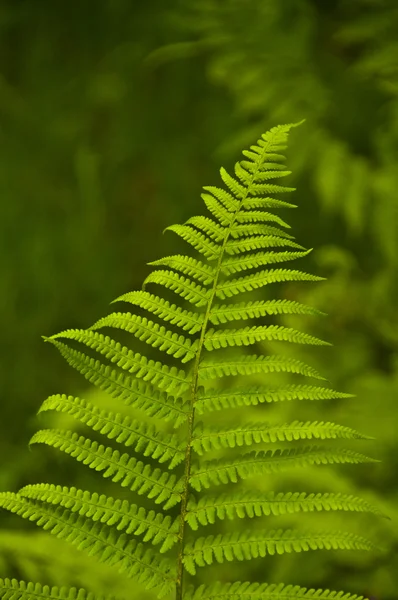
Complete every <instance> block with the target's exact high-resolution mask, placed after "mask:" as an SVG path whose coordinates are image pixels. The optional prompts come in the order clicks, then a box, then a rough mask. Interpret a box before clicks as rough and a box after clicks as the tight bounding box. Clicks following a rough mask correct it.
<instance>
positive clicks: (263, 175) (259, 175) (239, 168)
mask: <svg viewBox="0 0 398 600" xmlns="http://www.w3.org/2000/svg"><path fill="white" fill-rule="evenodd" d="M244 162H245V165H244V166H247V165H249V164H250V165H252V164H253V163H248V162H246V161H244ZM234 171H235V175H236V176H237V177H238V178H239V179H240V180H241V182H242V183H243V184H244V185H247V186H249V185H250V184H251V183H252V181H253V178H255V180H256V181H262V180H268V179H278V178H280V177H287V176H288V175H291V174H292V172H291V171H282V170H280V169H279V170H276V171H270V170H267V171H261V170H260V169H258V170H254V169H253V171H252V172H250V171H246V170H245V169H244V168H243V161H241V162H240V163H239V162H237V163H235V167H234Z"/></svg>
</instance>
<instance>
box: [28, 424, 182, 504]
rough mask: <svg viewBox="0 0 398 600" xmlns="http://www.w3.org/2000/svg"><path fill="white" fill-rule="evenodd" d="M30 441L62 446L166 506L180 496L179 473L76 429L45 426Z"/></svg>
mask: <svg viewBox="0 0 398 600" xmlns="http://www.w3.org/2000/svg"><path fill="white" fill-rule="evenodd" d="M29 444H47V445H48V446H53V447H54V448H59V449H60V450H61V451H62V452H65V453H66V454H70V455H71V456H73V458H75V459H76V460H77V461H79V462H83V463H84V464H85V465H87V466H88V467H90V469H95V470H96V471H102V476H103V477H110V478H111V480H112V481H117V482H119V483H120V485H121V486H122V487H128V488H129V489H130V490H132V491H135V492H137V494H140V495H142V494H146V495H147V497H148V498H154V501H155V503H156V504H159V503H161V502H166V504H165V508H170V507H171V506H174V505H175V504H177V503H178V502H180V500H181V492H182V481H181V479H180V480H178V481H177V477H176V475H173V474H170V473H167V472H165V471H161V470H160V469H159V468H156V469H153V468H152V467H151V466H150V465H148V464H144V463H143V462H141V461H139V460H137V459H136V458H134V457H133V456H130V455H129V454H127V453H123V454H121V453H120V452H119V451H118V450H114V449H113V448H110V447H106V446H103V445H102V444H98V442H96V441H92V440H90V439H87V438H85V437H84V436H82V435H81V436H79V434H78V433H76V432H72V431H62V430H59V429H42V430H40V431H37V432H36V433H35V434H34V435H33V437H32V438H31V440H30V442H29Z"/></svg>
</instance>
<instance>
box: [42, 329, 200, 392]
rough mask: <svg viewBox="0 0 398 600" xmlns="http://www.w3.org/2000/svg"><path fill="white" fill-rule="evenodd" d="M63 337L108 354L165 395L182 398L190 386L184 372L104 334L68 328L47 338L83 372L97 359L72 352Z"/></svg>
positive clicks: (108, 356)
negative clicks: (61, 338)
mask: <svg viewBox="0 0 398 600" xmlns="http://www.w3.org/2000/svg"><path fill="white" fill-rule="evenodd" d="M61 336H62V337H65V338H68V339H72V340H73V339H74V340H76V341H79V342H81V343H83V344H86V346H88V347H89V348H93V349H95V350H97V351H98V352H101V353H102V354H105V356H106V358H108V359H109V360H111V361H112V362H114V363H116V364H117V365H118V366H119V367H121V368H122V369H125V370H128V371H129V372H130V373H134V375H135V377H138V378H141V379H143V380H144V381H149V382H150V383H152V384H153V385H156V386H158V387H159V388H160V389H163V390H165V391H166V392H170V393H171V392H174V393H175V394H176V395H179V394H181V393H182V392H183V391H184V390H186V389H187V388H188V387H189V382H187V377H186V374H185V372H184V371H182V370H180V369H176V368H175V367H168V366H167V365H164V364H162V363H161V362H158V361H154V360H148V359H147V358H146V357H145V356H142V355H141V354H138V353H134V352H132V351H131V350H129V349H127V348H126V347H124V346H121V345H120V344H119V343H118V342H115V341H114V340H112V339H111V338H109V337H108V336H104V335H102V334H101V333H97V332H95V331H85V330H84V329H81V330H80V329H75V330H73V329H69V330H68V331H63V332H62V333H59V334H57V335H56V336H52V337H51V338H45V340H46V341H48V342H51V343H52V344H54V345H55V346H56V347H57V348H58V349H59V351H60V352H61V354H62V356H64V358H65V359H66V360H67V361H68V362H69V364H71V365H72V366H74V367H75V368H76V369H78V370H80V371H81V372H83V373H84V371H85V367H86V364H87V363H88V365H90V366H92V367H94V366H95V361H94V359H90V358H89V357H87V356H86V355H85V354H83V353H82V352H78V351H76V350H73V349H70V348H69V347H68V346H67V345H66V344H64V343H62V342H59V341H58V340H57V338H58V337H61ZM86 359H88V360H86ZM81 361H82V362H81Z"/></svg>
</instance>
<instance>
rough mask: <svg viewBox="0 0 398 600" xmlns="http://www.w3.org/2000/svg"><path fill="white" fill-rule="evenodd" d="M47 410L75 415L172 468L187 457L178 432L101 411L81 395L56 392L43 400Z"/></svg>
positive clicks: (100, 430) (44, 409) (112, 437)
mask: <svg viewBox="0 0 398 600" xmlns="http://www.w3.org/2000/svg"><path fill="white" fill-rule="evenodd" d="M46 410H57V411H59V412H63V413H67V414H69V415H72V416H73V417H74V418H75V419H78V420H79V421H81V422H82V423H85V424H86V425H88V426H89V427H91V428H92V429H93V430H94V431H99V432H100V433H102V434H104V435H106V436H107V437H108V438H109V439H111V440H113V439H114V440H115V441H116V442H118V443H119V444H124V445H125V446H127V447H129V446H133V447H134V450H135V451H136V452H140V453H142V454H143V455H144V456H150V457H151V458H154V459H155V460H158V461H159V462H160V463H164V462H167V461H170V464H169V469H173V468H174V467H176V466H177V465H178V464H180V463H181V462H182V461H183V460H184V458H185V454H184V452H183V449H184V448H185V444H183V443H182V442H181V440H180V438H179V437H177V436H176V435H169V434H166V433H163V432H162V431H159V430H158V429H157V428H156V427H155V425H152V424H148V423H145V422H140V421H137V420H135V419H132V418H131V417H129V416H127V415H122V414H120V413H114V412H110V411H105V410H100V409H99V408H98V407H97V406H94V404H91V403H90V402H87V400H84V399H82V398H74V397H73V396H66V395H65V394H62V395H61V394H55V395H53V396H49V397H48V398H47V400H45V401H44V402H43V404H42V405H41V407H40V409H39V413H40V412H43V411H46Z"/></svg>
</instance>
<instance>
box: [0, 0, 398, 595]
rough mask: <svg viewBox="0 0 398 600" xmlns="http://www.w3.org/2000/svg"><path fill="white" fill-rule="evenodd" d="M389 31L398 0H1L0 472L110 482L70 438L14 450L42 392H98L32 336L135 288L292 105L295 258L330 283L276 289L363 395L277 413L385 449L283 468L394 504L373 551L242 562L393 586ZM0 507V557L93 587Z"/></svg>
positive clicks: (396, 154) (357, 585)
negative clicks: (354, 462)
mask: <svg viewBox="0 0 398 600" xmlns="http://www.w3.org/2000/svg"><path fill="white" fill-rule="evenodd" d="M397 31H398V7H397V5H396V2H395V0H345V1H344V0H340V1H339V2H330V1H329V0H318V1H317V0H285V1H284V2H280V1H279V0H249V1H247V0H227V1H221V0H218V1H217V0H190V1H189V2H188V0H179V1H177V0H174V2H168V3H165V2H161V1H160V0H152V2H150V3H149V2H148V3H136V2H130V1H129V0H101V1H99V2H94V0H86V1H84V2H79V1H78V0H73V1H72V0H71V1H70V2H61V1H55V2H49V1H48V0H19V1H18V2H16V1H15V0H2V1H1V2H0V198H1V200H0V209H1V214H0V217H1V218H0V244H1V252H0V268H1V282H2V284H1V285H2V293H1V295H0V315H1V316H0V318H1V332H2V336H1V341H2V345H1V359H0V382H1V383H0V385H1V388H0V392H1V420H0V423H1V424H0V428H1V430H0V455H1V457H2V460H1V469H0V486H1V490H2V491H3V490H13V491H15V490H16V489H18V488H19V487H22V486H23V485H25V484H28V483H34V482H37V481H48V482H53V483H60V484H61V483H63V484H64V485H76V486H78V487H84V488H87V489H88V488H89V489H92V490H96V489H98V490H100V489H102V490H103V491H104V493H108V492H107V489H104V488H105V487H106V486H108V489H109V490H112V489H113V488H112V484H107V483H106V482H104V481H103V480H101V479H100V478H99V477H96V476H95V474H92V473H91V472H90V473H87V470H86V469H85V468H84V466H82V465H79V464H75V463H73V461H71V460H70V459H68V458H63V457H60V456H59V455H56V454H55V453H54V452H51V451H49V452H46V451H45V449H42V448H38V449H36V448H34V449H33V450H32V452H31V453H30V452H29V451H28V450H27V442H28V440H29V438H30V436H31V435H32V434H33V432H34V431H35V430H36V429H37V428H38V420H37V418H36V416H35V413H36V411H37V409H38V407H39V405H40V403H41V402H42V400H43V399H44V398H45V397H46V396H47V395H49V394H52V393H59V392H60V393H67V394H69V393H71V394H73V395H79V394H85V396H86V397H87V395H89V394H90V393H91V392H90V391H87V393H85V392H86V388H85V387H84V381H82V378H80V377H79V376H78V374H76V373H74V372H72V371H71V370H70V369H69V368H68V367H67V366H66V365H65V363H64V362H63V361H62V360H61V359H60V357H59V356H58V354H57V353H56V352H54V350H53V349H52V348H51V347H50V346H49V345H46V344H44V343H43V342H42V340H41V338H40V336H41V335H42V334H43V335H50V334H52V333H54V332H57V331H61V330H62V329H65V328H72V327H87V326H88V325H90V324H92V323H93V322H94V321H95V320H96V319H97V318H99V317H101V316H102V315H104V314H105V313H106V311H107V308H108V303H109V302H110V301H111V300H112V299H113V298H115V297H116V296H118V295H120V294H121V293H123V292H125V291H128V290H130V289H137V288H139V287H140V286H141V283H142V280H143V278H144V277H145V276H146V274H147V273H148V268H147V267H146V262H148V261H150V260H155V259H156V258H159V257H161V256H165V255H167V254H170V253H173V252H176V251H177V250H178V249H179V248H180V246H179V242H178V240H176V239H175V238H173V237H172V236H171V235H170V234H166V235H165V236H164V237H163V236H162V235H161V232H162V230H163V229H164V228H165V227H166V226H167V225H170V224H171V223H176V222H182V221H183V220H185V219H186V218H188V217H189V216H191V215H193V214H197V213H201V212H202V201H201V199H200V188H201V186H202V185H217V184H218V181H219V180H218V177H217V170H218V168H219V166H220V165H221V164H224V166H225V167H227V168H229V167H230V166H231V165H232V164H233V162H234V161H235V160H237V159H238V158H239V156H238V153H239V152H240V150H241V149H242V148H243V147H245V146H247V145H250V144H251V143H253V141H254V140H255V139H257V137H258V136H259V135H260V134H261V133H262V132H263V131H265V130H267V129H269V128H270V127H272V126H273V125H276V124H278V123H285V122H293V121H297V120H299V119H301V118H306V119H307V121H306V123H305V125H303V126H302V127H301V128H300V130H299V131H297V132H295V134H294V135H292V136H291V143H290V147H289V153H288V165H289V168H291V170H292V171H293V176H292V180H293V181H291V183H290V182H289V184H291V185H294V186H296V187H297V192H295V198H294V202H295V203H296V204H298V205H299V209H297V210H296V211H294V214H293V211H289V215H288V216H287V218H289V223H290V224H291V225H292V227H293V232H294V234H295V235H296V236H297V238H298V241H299V243H302V244H304V245H305V246H307V247H314V248H315V250H314V252H313V253H312V254H311V255H310V256H309V257H308V258H306V259H305V267H304V262H303V268H305V270H307V271H310V272H314V273H317V274H319V275H323V276H327V277H328V281H327V282H325V283H321V284H313V285H310V284H288V285H281V286H278V287H275V288H273V290H272V292H273V293H274V291H275V290H277V291H278V293H279V294H281V295H283V296H284V297H287V298H290V299H295V300H298V301H302V302H305V303H310V304H313V305H314V306H316V307H317V308H319V309H321V310H324V311H325V312H327V313H329V316H328V318H326V319H323V320H321V321H317V322H316V323H314V322H313V321H311V323H310V324H306V325H308V326H309V327H310V328H312V331H313V332H314V333H315V334H317V335H318V336H319V337H323V338H325V339H328V340H330V341H332V342H333V344H334V347H333V348H331V349H325V350H323V351H322V352H320V353H316V354H315V353H313V351H310V353H309V355H308V359H307V360H308V361H309V362H310V363H311V364H313V365H314V366H315V367H317V368H319V369H320V370H321V371H322V372H324V373H325V374H326V376H327V377H328V378H329V379H330V380H331V381H332V382H333V386H334V387H335V388H336V389H341V390H344V391H347V392H353V393H356V394H357V398H356V399H354V400H350V401H348V402H347V401H341V402H340V401H339V402H335V403H334V404H333V406H332V405H330V406H328V407H325V406H319V405H318V406H311V407H307V406H304V405H303V404H302V403H300V405H298V406H297V405H296V406H292V405H291V406H284V407H283V408H282V409H281V407H280V406H278V407H277V409H278V411H279V412H278V419H279V420H282V421H283V420H284V418H285V417H286V419H288V418H297V415H298V414H300V419H301V420H303V419H304V418H306V415H312V418H317V419H319V420H336V421H337V422H341V423H344V424H347V425H349V426H353V427H355V428H357V429H359V430H361V431H364V432H365V433H369V434H371V435H374V436H375V437H376V438H377V441H376V442H375V443H372V444H371V445H370V446H366V451H367V452H369V453H371V454H372V455H373V456H376V457H377V458H380V459H381V460H382V461H383V462H382V463H381V464H377V465H376V466H374V467H373V466H372V467H371V468H370V467H366V468H363V469H355V470H352V471H351V470H349V469H340V470H339V471H338V472H337V474H336V472H334V473H331V472H330V471H328V470H323V471H322V470H319V469H318V470H317V471H316V472H315V471H314V472H313V473H312V474H311V473H310V472H306V473H305V476H304V475H302V474H300V472H299V471H297V472H296V473H294V474H293V475H292V476H291V477H294V478H295V481H296V482H299V484H300V485H301V486H302V488H303V489H308V488H309V487H311V485H312V486H314V491H318V490H320V488H321V487H322V489H323V487H325V489H329V488H332V489H335V490H336V491H342V492H347V491H351V490H352V491H353V492H355V491H358V490H361V495H365V494H366V495H367V497H369V499H370V500H373V501H376V502H377V503H378V504H379V505H380V507H381V508H382V509H384V510H385V511H387V512H388V513H389V515H390V516H391V517H392V519H393V520H392V522H390V523H389V524H388V525H387V526H384V528H383V529H382V531H377V532H375V534H377V535H379V536H380V539H381V542H382V544H383V545H384V547H385V551H384V553H381V554H379V555H377V556H362V557H361V558H359V559H358V557H357V556H355V558H351V557H349V556H348V557H347V554H346V553H343V554H342V555H337V554H336V556H334V555H332V553H326V557H323V556H322V553H318V554H317V553H314V554H311V555H310V556H309V555H306V556H305V557H301V556H299V557H297V556H296V557H295V556H291V557H287V558H286V557H284V558H283V559H282V558H280V559H277V565H276V566H275V563H273V567H272V573H271V570H268V571H267V566H265V567H264V569H262V570H261V573H255V572H254V571H251V572H249V571H248V570H246V571H245V572H244V571H243V567H242V571H241V573H239V576H241V577H244V578H246V579H256V578H259V579H260V580H261V579H264V577H265V574H266V576H267V579H268V580H269V581H271V578H272V580H275V581H282V580H286V581H295V582H296V583H297V584H302V585H313V586H318V585H319V586H322V587H327V586H329V587H331V588H333V589H340V588H342V589H346V590H347V591H352V592H354V591H355V592H357V593H363V594H365V593H367V594H369V595H371V594H373V596H374V597H376V598H378V599H379V598H380V599H381V598H383V599H385V600H392V599H393V598H394V597H395V590H396V589H398V533H397V526H396V523H397V521H396V518H397V516H398V510H397V508H396V507H397V499H398V487H397V481H396V477H395V475H396V472H397V467H398V462H397V456H398V452H397V449H398V442H397V435H396V429H397V408H396V398H397V392H398V316H397V315H398V313H397V310H396V306H397V300H398V277H397V275H398V195H397V189H398V185H397V184H398V170H397V168H396V165H397V158H398V42H397V36H396V32H397ZM289 184H287V185H289ZM300 266H301V265H300ZM303 325H304V323H303V320H302V319H301V320H300V324H299V326H300V327H303ZM292 326H294V325H292ZM296 326H297V324H296ZM79 390H80V391H79ZM99 400H100V401H101V402H104V403H105V404H106V403H107V402H108V400H107V399H106V398H100V399H99ZM262 408H263V409H264V406H263V407H262ZM281 411H282V412H281ZM291 411H293V412H291ZM299 411H301V412H300V413H299ZM281 417H282V419H281ZM308 418H310V417H308ZM75 426H76V425H75ZM364 451H365V447H364ZM308 473H309V474H308ZM314 477H315V478H317V482H316V484H317V485H316V486H315V484H314ZM260 485H262V484H260ZM280 485H281V486H282V485H283V482H282V481H281V482H280ZM264 486H267V487H270V486H269V482H268V481H267V482H264ZM296 487H297V485H296ZM109 493H110V494H111V493H112V491H109ZM0 519H1V520H0V524H1V526H2V533H1V535H0V569H1V574H0V575H1V576H17V577H21V578H31V579H32V580H39V581H40V580H42V581H43V582H45V583H48V584H50V585H55V584H60V585H61V584H65V585H84V586H85V587H86V588H87V589H91V590H93V591H100V590H98V585H99V582H100V581H103V579H99V570H98V569H96V567H95V565H92V566H91V567H90V569H89V568H88V567H87V566H85V563H84V564H83V562H81V561H79V560H76V558H74V555H73V554H72V553H71V552H72V551H69V549H65V545H62V549H63V552H64V554H62V557H63V558H62V560H61V562H60V563H59V565H58V566H55V561H54V560H53V556H54V554H56V552H55V551H54V547H55V546H53V544H55V541H53V540H52V539H51V540H50V541H49V540H48V537H49V536H45V535H44V534H40V540H43V539H44V537H46V538H47V539H46V541H45V542H40V543H39V542H36V538H35V537H34V536H37V535H38V534H37V532H36V529H35V528H34V526H33V525H32V527H31V528H30V527H27V526H26V524H23V523H21V522H20V521H19V520H18V519H17V518H16V517H13V516H9V515H5V514H2V515H1V517H0ZM363 526H364V527H370V525H369V524H368V523H367V522H365V521H363ZM22 528H23V531H24V532H25V533H23V532H22ZM37 539H39V538H37ZM11 547H12V548H14V551H11V550H10V548H11ZM60 548H61V546H60ZM79 558H80V557H79ZM69 561H70V562H69ZM74 561H75V562H74ZM71 565H72V566H71ZM240 568H241V567H240V565H238V569H237V570H239V569H240ZM40 569H42V570H40ZM102 569H103V567H101V572H102ZM36 572H37V576H36V575H35V573H36ZM218 573H219V571H218ZM394 573H395V574H394ZM237 575H238V573H235V572H234V577H237ZM225 576H226V577H228V569H226V571H225ZM106 581H107V583H104V585H108V586H111V587H112V588H113V589H114V585H115V584H114V583H113V581H112V579H111V575H109V579H107V580H106ZM120 586H122V584H121V583H120ZM105 591H107V590H105ZM124 593H125V591H124V588H123V589H122V587H121V595H123V594H124ZM137 593H138V591H137ZM129 595H130V597H132V595H131V590H130V591H129ZM141 597H144V596H143V595H141Z"/></svg>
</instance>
